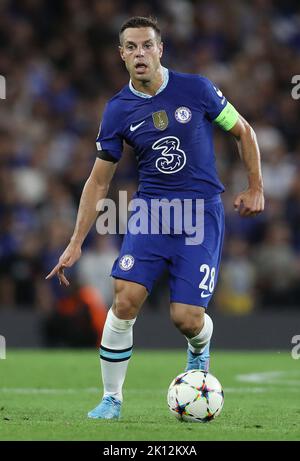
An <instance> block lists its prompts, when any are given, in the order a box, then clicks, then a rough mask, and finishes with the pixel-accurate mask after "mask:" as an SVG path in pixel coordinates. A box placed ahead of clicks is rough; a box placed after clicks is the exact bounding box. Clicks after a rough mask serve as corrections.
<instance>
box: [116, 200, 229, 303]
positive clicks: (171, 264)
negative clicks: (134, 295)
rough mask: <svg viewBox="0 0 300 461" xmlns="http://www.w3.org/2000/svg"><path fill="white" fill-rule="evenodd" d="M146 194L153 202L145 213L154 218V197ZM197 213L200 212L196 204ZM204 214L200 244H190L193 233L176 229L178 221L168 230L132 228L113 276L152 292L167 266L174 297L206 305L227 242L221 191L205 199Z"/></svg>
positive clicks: (182, 300)
mask: <svg viewBox="0 0 300 461" xmlns="http://www.w3.org/2000/svg"><path fill="white" fill-rule="evenodd" d="M139 197H140V198H141V196H139ZM142 198H143V199H145V200H146V203H147V204H148V205H149V207H146V208H145V210H144V217H145V215H147V217H148V219H150V217H151V209H150V199H149V198H145V197H142ZM140 211H141V210H140ZM193 213H196V209H195V207H194V206H193V208H192V214H193ZM133 214H134V213H133ZM152 218H153V216H152ZM193 218H195V216H193ZM193 218H192V219H193ZM203 218H204V219H203V230H204V233H203V241H202V243H199V244H197V245H188V244H187V237H189V234H188V233H186V232H185V230H183V231H182V232H181V233H180V234H179V233H178V229H177V233H176V232H175V231H174V229H175V224H174V222H175V221H173V222H171V226H170V232H169V233H167V234H162V233H160V234H153V233H132V232H130V231H128V232H127V233H126V234H125V236H124V239H123V244H122V247H121V250H120V255H119V257H118V258H117V259H116V261H115V262H114V265H113V268H112V271H111V276H112V277H114V278H117V279H123V280H129V281H131V282H136V283H139V284H141V285H144V286H145V287H146V289H147V291H148V293H150V292H151V290H152V287H153V284H154V283H155V281H156V280H157V279H158V278H159V276H160V275H161V274H162V272H164V271H165V269H167V270H168V273H169V286H170V301H171V302H178V303H184V304H191V305H194V306H201V307H205V308H206V307H207V306H208V303H209V301H210V299H211V297H212V295H213V292H214V289H215V286H216V282H217V278H218V273H219V266H220V259H221V252H222V246H223V236H224V208H223V204H222V200H221V197H220V196H219V195H217V196H214V197H212V198H209V199H205V200H204V212H203ZM160 219H161V217H160V216H159V218H158V220H160ZM174 219H175V218H174ZM192 222H195V220H193V221H192ZM160 225H161V223H160ZM149 228H150V227H149ZM181 229H183V226H181ZM160 230H161V227H160ZM135 232H136V231H135Z"/></svg>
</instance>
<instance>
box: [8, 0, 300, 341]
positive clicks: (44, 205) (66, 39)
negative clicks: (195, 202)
mask: <svg viewBox="0 0 300 461" xmlns="http://www.w3.org/2000/svg"><path fill="white" fill-rule="evenodd" d="M149 14H152V15H155V16H156V17H157V18H158V20H159V23H160V26H161V29H162V36H163V42H164V46H165V51H164V56H163V59H162V63H163V65H164V66H166V67H168V68H170V69H174V70H178V71H183V72H192V73H200V74H203V75H205V76H207V77H208V78H210V79H211V80H213V82H215V83H216V84H217V85H218V86H219V87H220V88H221V90H222V91H223V93H224V94H225V95H226V97H227V98H228V99H229V100H230V101H231V103H232V104H233V105H234V106H235V107H236V108H237V110H238V111H239V112H240V113H241V114H242V115H243V116H244V117H245V118H246V119H247V120H248V121H249V122H250V123H251V124H252V126H253V127H254V129H255V131H256V133H257V137H258V142H259V145H260V149H261V154H262V163H263V174H264V184H265V194H266V211H265V212H264V213H263V214H262V215H260V216H257V217H255V218H252V219H243V218H240V217H239V216H238V215H237V214H236V212H235V211H234V210H233V200H234V196H235V194H236V193H238V192H240V191H241V190H243V188H244V187H245V186H246V184H247V182H246V175H245V170H244V168H243V165H242V163H241V161H240V159H239V155H238V151H237V148H236V144H235V141H234V140H233V139H232V137H230V136H228V134H225V133H223V132H222V131H221V130H219V129H216V130H215V148H216V157H217V162H218V168H219V174H220V177H221V179H222V181H223V183H224V184H225V187H226V192H225V193H224V194H223V200H224V204H225V209H226V227H227V230H226V241H225V247H224V255H223V260H222V261H223V262H222V266H221V274H220V279H219V284H218V289H217V292H216V295H215V297H214V301H213V308H215V309H219V310H222V311H225V312H236V313H247V312H250V311H251V310H253V309H254V308H256V309H266V308H270V307H274V308H276V307H277V308H278V309H279V308H283V309H286V308H294V307H299V299H300V180H299V173H300V138H299V125H300V124H299V121H300V100H295V99H293V98H292V96H291V91H292V84H291V79H292V76H293V75H296V74H300V4H299V2H296V1H295V2H293V1H289V0H286V1H285V2H281V1H275V0H274V1H272V0H254V1H252V2H248V1H243V0H232V1H230V2H228V1H225V0H224V1H220V0H219V1H217V0H209V1H201V0H195V1H188V0H165V1H163V2H161V1H158V0H157V1H150V2H141V1H129V0H128V1H126V0H111V1H108V0H89V1H86V0H63V1H53V0H2V1H1V3H0V74H1V75H3V76H5V78H6V82H7V97H6V100H0V309H1V308H2V309H3V308H6V307H11V306H15V307H19V308H20V309H36V310H37V311H40V312H42V313H44V314H45V315H46V316H47V315H48V316H49V315H50V314H51V313H54V312H56V311H57V310H58V309H59V308H60V307H59V306H61V303H63V308H62V311H63V312H73V311H72V307H70V306H72V305H73V304H74V303H73V304H72V303H71V304H70V302H69V301H68V299H66V297H67V296H68V297H70V296H71V295H72V293H70V292H69V291H66V290H65V289H63V288H62V287H61V286H60V285H59V283H58V281H57V280H56V279H55V280H51V281H49V282H46V281H45V280H44V277H45V275H46V274H47V273H48V272H49V271H50V269H51V268H52V267H53V266H54V265H55V264H56V263H57V260H58V258H59V256H60V254H61V253H62V251H63V250H64V248H65V246H66V244H67V243H68V240H69V238H70V236H71V233H72V231H73V227H74V223H75V218H76V212H77V207H78V203H79V198H80V195H81V191H82V188H83V185H84V183H85V181H86V179H87V177H88V175H89V173H90V170H91V168H92V165H93V163H94V161H95V157H96V148H95V138H96V136H97V132H98V127H99V122H100V120H101V115H102V111H103V107H104V105H105V103H106V101H107V100H108V99H110V98H111V97H112V95H113V94H114V93H115V92H117V91H119V89H120V88H121V87H122V86H123V85H125V84H126V83H127V82H128V74H127V72H126V70H125V68H124V65H123V63H122V61H121V60H120V57H119V54H118V48H117V46H118V30H119V28H120V25H121V24H122V22H123V21H124V20H125V19H127V18H128V17H131V16H135V15H142V16H145V15H149ZM136 184H137V171H136V161H135V157H134V154H133V152H132V151H131V150H130V148H129V147H126V148H125V153H124V156H123V158H122V160H121V161H120V163H119V166H118V169H117V173H116V175H115V178H114V180H113V183H112V185H111V189H110V196H111V197H115V196H116V194H117V192H118V190H119V189H121V190H126V191H128V192H129V194H131V193H133V192H134V191H135V190H136ZM121 239H122V237H119V236H109V235H107V236H102V237H100V236H99V235H98V234H97V232H96V230H95V229H93V230H92V231H91V232H90V234H89V236H88V237H87V239H86V242H85V245H84V250H83V256H82V258H81V259H80V261H79V262H78V263H77V265H76V266H75V268H74V269H72V270H70V271H69V272H68V275H69V276H70V278H71V280H72V281H73V283H74V286H75V287H78V290H79V291H80V289H81V288H82V287H83V288H88V289H90V290H91V291H90V293H89V295H88V296H86V297H85V298H84V299H85V300H83V301H82V299H81V298H80V296H79V295H78V293H79V291H78V292H77V294H76V296H77V297H78V296H79V298H80V299H81V301H80V302H82V303H83V304H84V305H87V306H88V307H89V308H90V313H91V317H92V316H93V312H95V309H97V308H96V307H95V306H97V305H98V306H99V311H103V309H105V308H107V307H108V306H109V305H110V303H111V301H112V281H111V279H110V277H109V273H110V269H111V266H112V263H113V261H114V260H115V258H116V256H117V255H118V250H119V247H120V243H121ZM158 286H159V293H158V291H157V290H158V288H156V290H154V293H153V294H152V295H151V296H150V299H149V304H150V306H152V307H153V308H159V307H161V304H162V302H165V300H166V299H167V298H166V296H162V292H165V293H167V278H166V276H165V277H164V278H163V279H162V281H160V283H159V285H158ZM93 290H94V291H93ZM75 291H76V290H75ZM92 294H93V295H92ZM93 296H94V297H93ZM97 296H98V298H97ZM91 298H93V302H91V303H89V299H91ZM96 298H97V299H96ZM76 299H77V298H76ZM68 302H69V304H68ZM80 302H78V304H79V306H80V305H81V304H80ZM97 303H98V304H97ZM75 304H76V303H75ZM68 306H69V307H68ZM91 306H92V307H91ZM73 307H74V306H73ZM77 307H78V306H77ZM77 307H76V309H77ZM68 309H69V310H68ZM78 309H79V307H78ZM79 310H80V309H79ZM100 317H101V316H100ZM99 322H101V318H99V319H98V325H99ZM96 324H97V320H95V325H96ZM48 327H49V331H50V333H49V335H50V337H51V325H48ZM56 331H57V330H56Z"/></svg>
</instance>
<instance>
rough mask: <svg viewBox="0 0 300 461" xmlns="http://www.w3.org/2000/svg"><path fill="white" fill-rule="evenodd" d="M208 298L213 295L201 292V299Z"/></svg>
mask: <svg viewBox="0 0 300 461" xmlns="http://www.w3.org/2000/svg"><path fill="white" fill-rule="evenodd" d="M208 296H211V293H206V294H205V293H204V292H203V291H202V292H201V298H208Z"/></svg>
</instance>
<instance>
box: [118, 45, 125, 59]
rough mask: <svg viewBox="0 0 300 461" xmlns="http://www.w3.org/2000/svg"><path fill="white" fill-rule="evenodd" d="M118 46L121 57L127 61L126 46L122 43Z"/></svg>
mask: <svg viewBox="0 0 300 461" xmlns="http://www.w3.org/2000/svg"><path fill="white" fill-rule="evenodd" d="M118 48H119V52H120V56H121V59H123V61H125V58H124V48H123V46H122V45H119V46H118Z"/></svg>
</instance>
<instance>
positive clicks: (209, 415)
mask: <svg viewBox="0 0 300 461" xmlns="http://www.w3.org/2000/svg"><path fill="white" fill-rule="evenodd" d="M223 404H224V392H223V389H222V386H221V384H220V383H219V381H218V380H217V378H215V377H214V376H213V375H212V374H210V373H208V372H206V371H202V370H190V371H187V372H185V373H181V374H180V375H178V376H176V378H175V379H173V381H172V382H171V384H170V387H169V390H168V406H169V409H170V411H171V413H172V414H173V415H174V416H176V418H177V419H179V420H181V421H189V422H200V423H206V422H208V421H211V420H213V419H214V418H216V416H218V415H219V414H220V413H221V410H222V407H223Z"/></svg>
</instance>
